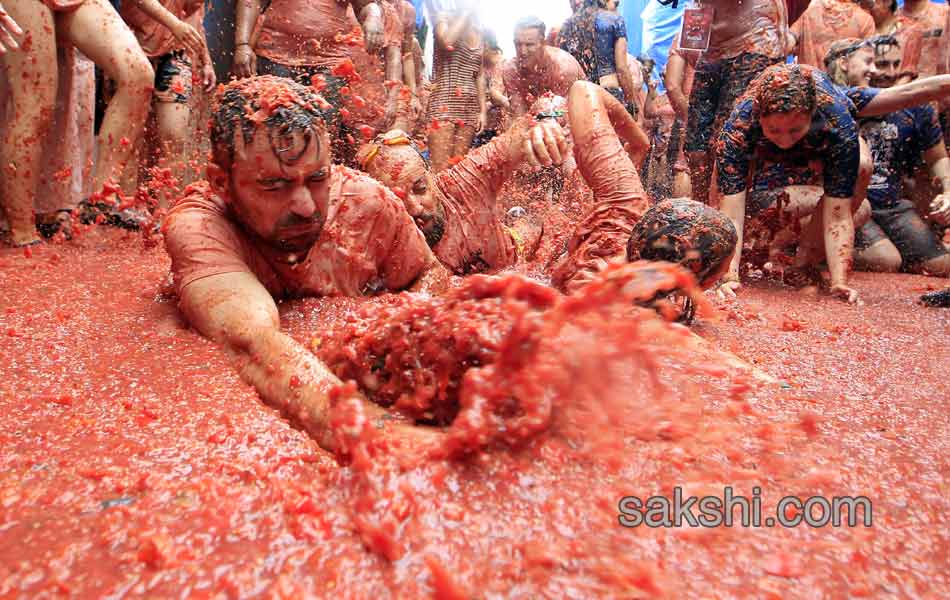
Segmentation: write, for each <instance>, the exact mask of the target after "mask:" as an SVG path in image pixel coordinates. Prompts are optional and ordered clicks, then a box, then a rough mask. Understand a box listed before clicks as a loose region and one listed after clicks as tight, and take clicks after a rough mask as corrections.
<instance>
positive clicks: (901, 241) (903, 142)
mask: <svg viewBox="0 0 950 600" xmlns="http://www.w3.org/2000/svg"><path fill="white" fill-rule="evenodd" d="M873 41H875V42H876V43H875V46H874V49H875V63H876V66H877V70H876V72H875V74H874V75H872V77H871V84H872V85H873V86H875V87H879V88H890V87H893V86H894V85H895V84H896V83H897V80H898V77H899V76H900V68H899V67H900V60H901V48H900V46H899V45H898V43H897V41H896V40H895V39H894V38H893V37H892V36H881V37H879V38H874V40H873ZM859 125H860V128H861V135H862V136H863V137H864V138H865V139H866V140H867V141H868V144H869V145H870V147H871V154H872V155H873V156H874V172H873V174H872V176H871V184H870V185H869V186H868V201H869V202H870V203H871V220H870V221H868V222H867V223H866V224H865V225H864V226H863V227H861V228H860V229H859V230H858V232H857V235H856V237H855V264H856V266H857V267H858V268H863V269H867V270H870V271H897V270H898V269H900V268H901V266H902V265H903V268H904V269H905V270H907V271H911V272H914V273H921V272H925V273H930V274H933V275H940V276H942V277H947V276H950V253H948V252H947V249H946V248H945V247H944V246H943V244H942V243H941V242H940V239H939V238H938V237H937V234H936V233H934V231H933V230H932V229H931V228H930V226H929V225H928V223H927V222H926V221H925V220H924V219H923V217H921V215H920V214H919V213H918V212H917V207H916V206H915V205H914V203H913V202H911V201H910V200H908V199H907V198H905V197H904V195H903V194H904V189H903V188H904V186H903V178H904V177H906V176H909V175H910V174H911V171H912V170H913V168H914V166H915V164H916V163H917V161H919V160H920V158H921V157H922V158H923V159H924V162H926V163H927V166H928V168H929V169H930V173H931V175H933V177H934V178H935V179H937V180H939V182H940V186H941V189H942V191H943V193H942V194H940V195H939V196H937V198H935V199H934V201H933V203H932V204H931V206H930V208H931V212H930V214H929V215H928V216H929V218H930V219H932V220H934V221H936V222H938V223H950V158H948V157H947V150H946V147H945V146H944V143H943V131H942V130H941V128H940V122H939V120H938V119H937V112H936V111H935V110H934V108H933V107H932V106H931V105H929V104H923V105H921V106H915V107H913V108H905V109H903V110H899V111H896V112H892V113H889V114H887V115H884V116H882V117H872V118H865V119H861V120H860V122H859Z"/></svg>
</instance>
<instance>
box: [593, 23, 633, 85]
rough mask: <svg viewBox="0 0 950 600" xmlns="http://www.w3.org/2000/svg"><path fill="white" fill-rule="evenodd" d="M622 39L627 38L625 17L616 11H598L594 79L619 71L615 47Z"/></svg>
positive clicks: (595, 31) (595, 32)
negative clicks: (615, 58)
mask: <svg viewBox="0 0 950 600" xmlns="http://www.w3.org/2000/svg"><path fill="white" fill-rule="evenodd" d="M620 39H627V24H626V23H625V22H624V20H623V17H621V16H620V15H618V14H615V13H609V12H606V11H597V16H596V17H595V18H594V56H595V66H594V74H593V76H592V77H591V79H592V80H593V81H599V80H600V78H601V77H604V76H606V75H613V74H615V73H616V72H617V61H616V60H614V57H615V56H616V55H615V54H614V47H615V46H616V45H617V40H620Z"/></svg>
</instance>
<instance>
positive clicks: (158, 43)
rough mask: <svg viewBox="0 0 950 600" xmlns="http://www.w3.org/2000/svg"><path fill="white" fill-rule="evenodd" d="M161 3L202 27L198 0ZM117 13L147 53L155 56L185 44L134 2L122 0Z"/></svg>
mask: <svg viewBox="0 0 950 600" xmlns="http://www.w3.org/2000/svg"><path fill="white" fill-rule="evenodd" d="M161 3H162V6H164V7H165V9H167V10H168V12H170V13H172V14H173V15H175V16H176V17H178V18H179V19H181V20H182V21H185V22H187V23H188V24H189V25H192V26H193V27H195V28H196V29H197V30H198V31H201V30H202V27H203V25H202V19H203V18H204V3H203V2H202V1H201V0H161ZM119 14H120V15H122V19H123V20H124V21H125V22H126V24H128V26H129V29H131V30H132V32H133V33H134V34H135V37H136V39H137V40H138V42H139V45H140V46H141V47H142V50H144V51H145V55H146V56H148V57H150V58H155V57H158V56H162V55H165V54H168V53H169V52H173V51H175V50H183V49H184V48H185V46H184V45H183V44H182V43H181V42H179V41H178V40H176V39H175V36H174V35H172V32H171V31H169V30H168V29H166V28H165V26H164V25H162V24H161V23H159V22H158V21H156V20H155V19H153V18H152V17H150V16H148V15H147V14H145V12H144V11H143V10H142V9H141V8H139V7H138V6H137V5H136V4H135V3H133V2H123V3H122V5H121V10H120V12H119Z"/></svg>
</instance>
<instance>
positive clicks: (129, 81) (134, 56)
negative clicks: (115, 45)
mask: <svg viewBox="0 0 950 600" xmlns="http://www.w3.org/2000/svg"><path fill="white" fill-rule="evenodd" d="M116 84H117V85H118V86H119V89H120V90H121V89H123V88H125V89H126V90H127V91H129V92H132V93H142V94H144V95H146V96H147V97H148V101H146V102H145V103H144V104H145V106H148V105H149V103H150V102H151V95H152V91H153V87H154V84H155V70H154V69H153V68H152V65H151V63H149V61H148V58H147V57H146V56H145V54H144V53H143V52H142V51H141V50H136V51H130V52H129V53H128V55H127V56H126V58H125V61H124V63H123V64H122V65H120V68H119V72H118V73H117V76H116Z"/></svg>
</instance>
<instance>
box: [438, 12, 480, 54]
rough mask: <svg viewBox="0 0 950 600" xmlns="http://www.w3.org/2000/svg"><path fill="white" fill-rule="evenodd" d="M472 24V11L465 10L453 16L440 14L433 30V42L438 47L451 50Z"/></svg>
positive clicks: (473, 19)
mask: <svg viewBox="0 0 950 600" xmlns="http://www.w3.org/2000/svg"><path fill="white" fill-rule="evenodd" d="M474 24H475V11H474V10H465V11H462V12H461V13H460V14H458V15H454V16H453V15H450V14H449V13H446V12H440V13H439V16H438V17H437V21H436V24H435V29H434V30H433V35H434V36H435V41H436V42H437V43H438V44H439V45H440V46H443V47H445V48H451V47H452V46H454V45H455V43H456V42H458V41H459V38H461V37H462V34H464V33H465V30H466V29H468V28H469V27H470V26H472V25H474Z"/></svg>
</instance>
